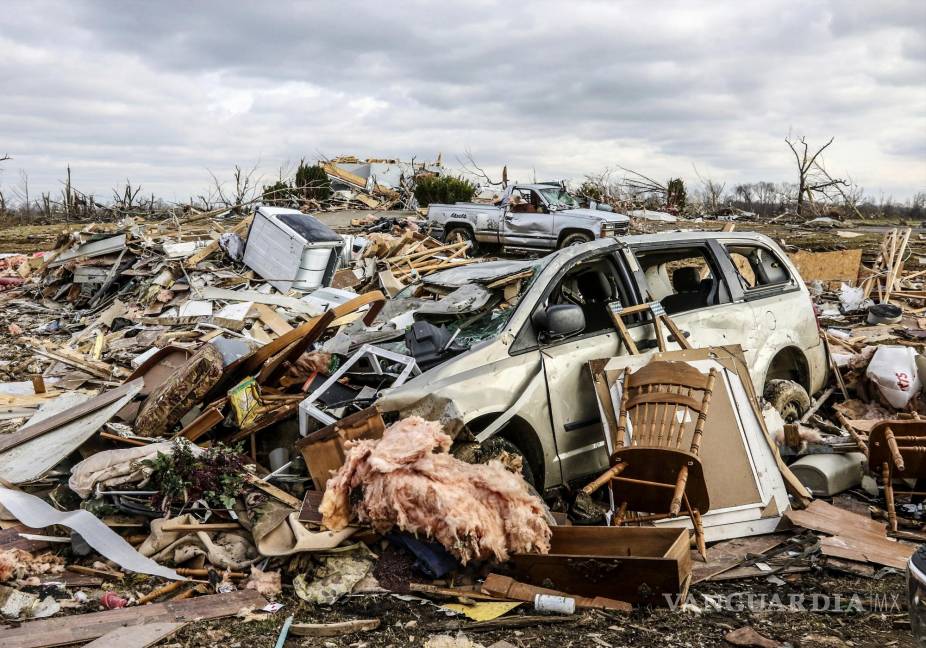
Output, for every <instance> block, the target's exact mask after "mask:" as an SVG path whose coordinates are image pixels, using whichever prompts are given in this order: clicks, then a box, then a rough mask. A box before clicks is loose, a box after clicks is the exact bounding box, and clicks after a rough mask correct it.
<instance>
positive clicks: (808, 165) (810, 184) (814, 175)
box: [785, 135, 848, 216]
mask: <svg viewBox="0 0 926 648" xmlns="http://www.w3.org/2000/svg"><path fill="white" fill-rule="evenodd" d="M835 139H836V138H835V137H831V138H830V139H829V141H828V142H827V143H826V144H824V145H823V146H821V147H820V148H818V149H817V150H816V151H814V152H813V153H811V150H810V144H808V143H807V138H806V137H801V138H800V139H799V140H797V141H796V142H794V141H792V140H791V136H790V135H789V136H788V137H786V138H785V143H787V145H788V146H789V147H790V149H791V152H792V153H793V154H794V161H795V162H796V163H797V215H798V216H803V215H804V199H805V198H806V199H807V201H808V202H810V203H811V204H812V203H813V200H814V194H819V195H821V196H823V197H824V198H829V196H828V194H827V189H829V188H831V187H839V186H840V185H842V186H847V185H848V183H847V182H846V181H845V180H842V179H834V178H831V177H830V176H829V174H827V173H826V172H825V171H824V170H823V166H822V164H818V163H817V159H818V158H820V155H821V154H822V153H823V151H825V150H826V149H827V148H829V146H830V145H831V144H832V143H833V140H835ZM820 160H821V161H822V158H820Z"/></svg>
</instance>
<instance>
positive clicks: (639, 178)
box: [617, 165, 669, 202]
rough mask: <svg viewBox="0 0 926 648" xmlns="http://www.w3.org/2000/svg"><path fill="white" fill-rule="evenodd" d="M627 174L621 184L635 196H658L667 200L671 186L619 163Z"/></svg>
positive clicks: (620, 167) (619, 167)
mask: <svg viewBox="0 0 926 648" xmlns="http://www.w3.org/2000/svg"><path fill="white" fill-rule="evenodd" d="M617 168H618V169H620V170H621V171H623V172H624V173H626V174H627V175H626V176H624V178H623V180H622V181H621V184H622V185H623V186H624V187H625V188H626V189H627V191H629V192H630V193H631V195H633V196H635V197H643V198H651V197H658V198H660V199H661V200H662V201H663V202H665V197H666V196H667V195H668V193H669V188H668V187H667V186H666V185H665V183H662V182H659V181H658V180H654V179H653V178H650V177H649V176H646V175H643V174H642V173H640V172H639V171H634V170H633V169H627V168H625V167H622V166H620V165H618V167H617Z"/></svg>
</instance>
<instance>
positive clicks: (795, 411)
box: [765, 378, 810, 423]
mask: <svg viewBox="0 0 926 648" xmlns="http://www.w3.org/2000/svg"><path fill="white" fill-rule="evenodd" d="M765 400H767V401H768V402H769V403H770V404H771V406H772V407H774V408H775V409H776V410H778V413H779V414H781V418H783V419H784V421H785V423H797V421H798V420H800V418H801V417H802V416H803V415H804V412H806V411H807V410H808V408H810V396H808V395H807V390H806V389H804V388H803V387H801V386H800V385H799V384H798V383H796V382H794V381H793V380H781V379H778V378H776V379H774V380H769V381H768V382H767V383H766V384H765Z"/></svg>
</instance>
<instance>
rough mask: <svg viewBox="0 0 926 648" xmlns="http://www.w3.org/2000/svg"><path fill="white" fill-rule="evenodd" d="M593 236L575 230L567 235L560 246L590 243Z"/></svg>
mask: <svg viewBox="0 0 926 648" xmlns="http://www.w3.org/2000/svg"><path fill="white" fill-rule="evenodd" d="M591 240H592V239H591V237H590V236H589V235H588V234H582V233H581V232H575V233H574V234H570V235H569V236H567V237H565V238H564V239H563V241H562V243H560V244H559V246H560V248H564V247H569V246H570V245H581V244H582V243H588V242H589V241H591Z"/></svg>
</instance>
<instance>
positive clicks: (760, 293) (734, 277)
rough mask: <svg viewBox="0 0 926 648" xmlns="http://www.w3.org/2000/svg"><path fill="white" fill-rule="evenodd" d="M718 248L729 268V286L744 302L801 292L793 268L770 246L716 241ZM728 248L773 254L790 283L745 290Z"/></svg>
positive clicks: (736, 240)
mask: <svg viewBox="0 0 926 648" xmlns="http://www.w3.org/2000/svg"><path fill="white" fill-rule="evenodd" d="M715 242H716V243H717V247H718V248H719V249H720V250H722V251H723V254H722V255H720V257H721V260H722V261H723V262H724V263H725V264H726V266H727V273H728V274H729V275H730V277H731V280H730V282H729V284H730V285H731V287H735V289H736V290H737V291H738V292H739V293H740V294H741V295H742V300H743V301H746V302H750V301H756V300H757V299H768V298H769V297H777V296H779V295H786V294H788V293H792V292H799V291H800V289H801V287H800V285H799V284H798V282H797V280H796V279H795V273H794V270H793V269H792V268H791V265H790V264H789V263H788V262H787V261H786V260H785V259H782V258H781V254H779V253H778V252H776V251H775V250H773V249H772V248H771V247H769V246H768V245H764V244H763V243H760V242H758V241H743V240H741V239H719V240H717V241H715ZM727 246H730V247H744V248H758V249H760V250H762V251H764V252H765V253H766V254H771V255H772V256H773V257H774V258H775V259H776V260H777V261H778V263H780V264H781V267H782V268H784V270H785V272H787V273H788V281H785V282H781V283H776V284H768V285H765V286H755V287H753V288H744V287H743V285H742V282H741V281H740V273H739V270H737V269H736V264H735V263H734V262H733V258H732V257H731V256H730V251H729V250H728V249H727Z"/></svg>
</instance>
